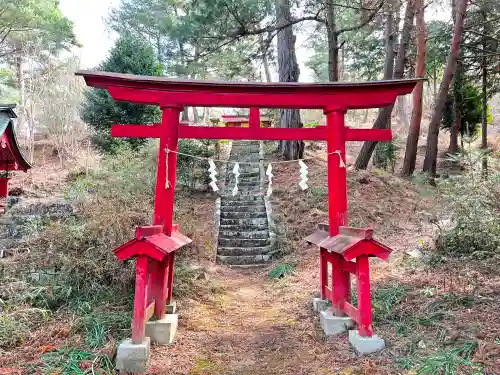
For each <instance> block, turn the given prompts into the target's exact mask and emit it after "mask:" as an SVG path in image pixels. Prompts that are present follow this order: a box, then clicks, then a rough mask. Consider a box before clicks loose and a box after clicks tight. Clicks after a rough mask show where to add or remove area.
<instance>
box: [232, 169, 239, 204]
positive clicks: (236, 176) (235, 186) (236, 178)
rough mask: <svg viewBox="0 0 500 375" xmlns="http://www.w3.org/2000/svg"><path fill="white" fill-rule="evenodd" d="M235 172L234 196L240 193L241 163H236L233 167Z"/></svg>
mask: <svg viewBox="0 0 500 375" xmlns="http://www.w3.org/2000/svg"><path fill="white" fill-rule="evenodd" d="M233 174H234V188H233V196H235V195H236V194H238V183H239V181H238V177H239V176H240V165H239V163H236V164H235V165H234V168H233Z"/></svg>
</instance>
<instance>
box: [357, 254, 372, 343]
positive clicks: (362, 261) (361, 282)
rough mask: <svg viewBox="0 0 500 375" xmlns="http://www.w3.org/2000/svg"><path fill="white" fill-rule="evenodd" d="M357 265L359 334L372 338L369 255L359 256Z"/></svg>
mask: <svg viewBox="0 0 500 375" xmlns="http://www.w3.org/2000/svg"><path fill="white" fill-rule="evenodd" d="M356 265H357V277H358V310H359V322H358V325H359V334H360V336H364V337H366V336H368V337H371V335H372V333H373V330H372V305H371V297H370V268H369V267H370V265H369V262H368V255H361V256H359V257H358V258H357V259H356Z"/></svg>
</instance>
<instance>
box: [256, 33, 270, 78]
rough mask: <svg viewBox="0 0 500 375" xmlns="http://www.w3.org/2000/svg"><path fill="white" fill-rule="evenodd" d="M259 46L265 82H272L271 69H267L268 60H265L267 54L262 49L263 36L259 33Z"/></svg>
mask: <svg viewBox="0 0 500 375" xmlns="http://www.w3.org/2000/svg"><path fill="white" fill-rule="evenodd" d="M259 41H260V47H261V48H262V65H263V67H264V74H265V75H266V82H272V81H273V79H272V76H271V69H269V61H268V60H267V54H266V51H265V50H264V37H263V36H262V34H259Z"/></svg>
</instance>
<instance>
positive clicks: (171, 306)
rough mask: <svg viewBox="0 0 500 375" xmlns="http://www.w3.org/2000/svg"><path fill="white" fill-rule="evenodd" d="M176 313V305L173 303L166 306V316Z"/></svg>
mask: <svg viewBox="0 0 500 375" xmlns="http://www.w3.org/2000/svg"><path fill="white" fill-rule="evenodd" d="M176 311H177V303H175V301H174V302H172V303H170V304H168V305H167V314H175V312H176Z"/></svg>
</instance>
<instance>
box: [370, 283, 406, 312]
mask: <svg viewBox="0 0 500 375" xmlns="http://www.w3.org/2000/svg"><path fill="white" fill-rule="evenodd" d="M409 289H410V287H409V286H408V285H403V284H393V285H389V286H387V287H377V288H375V290H374V292H373V298H372V305H373V316H374V319H375V320H378V321H382V320H387V319H390V317H391V314H392V313H393V311H394V309H395V307H396V306H397V305H398V304H400V303H401V302H402V301H403V299H404V298H405V297H406V294H407V292H408V291H409Z"/></svg>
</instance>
